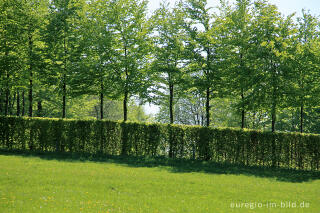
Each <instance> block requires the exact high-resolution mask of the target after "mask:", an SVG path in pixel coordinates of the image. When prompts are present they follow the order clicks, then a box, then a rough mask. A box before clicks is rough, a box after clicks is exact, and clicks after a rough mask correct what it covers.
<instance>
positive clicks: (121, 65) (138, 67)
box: [110, 0, 150, 121]
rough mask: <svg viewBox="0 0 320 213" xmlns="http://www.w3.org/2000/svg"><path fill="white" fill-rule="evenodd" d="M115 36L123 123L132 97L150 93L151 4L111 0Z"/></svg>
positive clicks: (115, 83) (116, 83)
mask: <svg viewBox="0 0 320 213" xmlns="http://www.w3.org/2000/svg"><path fill="white" fill-rule="evenodd" d="M111 12H112V13H111V14H110V17H111V18H112V20H111V21H112V22H113V23H114V24H113V29H114V35H113V36H114V37H115V39H116V42H117V47H116V55H117V58H116V61H117V66H116V68H115V69H113V72H112V74H111V76H112V79H113V84H112V85H110V86H111V87H112V88H113V94H114V95H113V96H120V97H122V99H123V120H124V121H127V119H128V102H129V99H130V97H131V96H133V95H138V94H143V93H145V92H146V91H147V88H148V85H149V84H148V82H149V80H148V79H147V75H146V69H145V68H146V65H147V64H148V63H149V58H148V57H147V56H148V54H149V51H150V49H149V46H148V45H149V42H148V41H149V39H148V38H149V33H150V32H149V31H148V22H147V19H146V12H147V1H145V0H142V1H141V0H117V1H111Z"/></svg>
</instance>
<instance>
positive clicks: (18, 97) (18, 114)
mask: <svg viewBox="0 0 320 213" xmlns="http://www.w3.org/2000/svg"><path fill="white" fill-rule="evenodd" d="M17 116H20V93H19V90H18V91H17Z"/></svg>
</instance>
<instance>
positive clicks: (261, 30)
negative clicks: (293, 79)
mask: <svg viewBox="0 0 320 213" xmlns="http://www.w3.org/2000/svg"><path fill="white" fill-rule="evenodd" d="M254 12H255V18H254V20H253V26H254V29H255V31H254V36H253V39H252V43H253V45H254V48H255V49H256V57H257V58H256V67H255V68H256V69H255V73H254V76H253V78H254V81H255V84H254V89H253V91H252V97H254V99H253V101H256V102H260V106H262V107H263V108H266V109H269V112H270V115H271V130H272V132H274V131H275V124H276V117H277V116H276V115H277V111H278V110H279V108H280V107H282V106H283V104H284V101H285V98H286V97H287V95H285V92H286V91H287V88H286V87H287V84H286V82H285V79H286V78H287V76H288V67H287V64H286V60H287V59H288V46H289V44H290V39H291V38H292V34H293V31H292V30H293V28H292V25H293V22H292V15H291V16H288V17H287V18H285V19H284V18H283V17H282V16H281V14H280V13H279V11H278V10H277V7H276V6H274V5H270V4H268V3H266V1H257V2H255V7H254Z"/></svg>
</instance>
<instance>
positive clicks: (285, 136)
mask: <svg viewBox="0 0 320 213" xmlns="http://www.w3.org/2000/svg"><path fill="white" fill-rule="evenodd" d="M0 148H2V149H5V150H22V151H26V150H30V151H42V152H69V153H83V154H91V155H96V154H98V155H125V156H126V155H129V156H166V157H170V158H178V159H197V160H206V161H209V160H210V161H214V162H219V163H228V164H237V165H247V166H264V167H265V166H267V167H281V168H289V169H305V170H319V163H320V152H319V148H320V137H319V135H313V134H299V133H272V132H261V131H256V130H243V129H239V128H238V129H231V128H220V129H218V128H211V127H209V128H208V127H200V126H186V125H166V124H143V123H133V122H114V121H108V120H102V121H101V120H80V119H76V120H75V119H73V120H72V119H55V118H51V119H50V118H28V117H26V118H22V117H4V116H0Z"/></svg>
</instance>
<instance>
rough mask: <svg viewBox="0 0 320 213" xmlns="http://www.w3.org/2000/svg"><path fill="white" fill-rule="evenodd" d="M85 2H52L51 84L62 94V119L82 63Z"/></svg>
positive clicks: (46, 37)
mask: <svg viewBox="0 0 320 213" xmlns="http://www.w3.org/2000/svg"><path fill="white" fill-rule="evenodd" d="M84 3H85V2H84V1H83V0H53V1H50V7H49V8H50V10H49V14H48V17H47V18H48V24H47V27H46V29H45V31H44V32H43V34H44V35H43V40H44V41H45V43H46V53H47V58H48V60H47V69H48V70H49V72H48V73H47V82H48V84H49V85H54V86H55V87H57V88H58V91H59V93H60V94H61V95H62V118H65V117H66V98H67V95H68V93H69V94H70V93H71V92H68V88H70V87H68V83H69V82H70V79H71V76H72V72H73V71H74V70H77V69H79V66H78V64H79V63H78V62H79V58H80V56H81V51H82V48H80V47H79V43H78V41H79V39H80V38H81V34H79V33H78V32H79V31H80V26H81V24H80V23H81V18H82V16H81V14H83V13H81V11H82V8H83V5H84Z"/></svg>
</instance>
